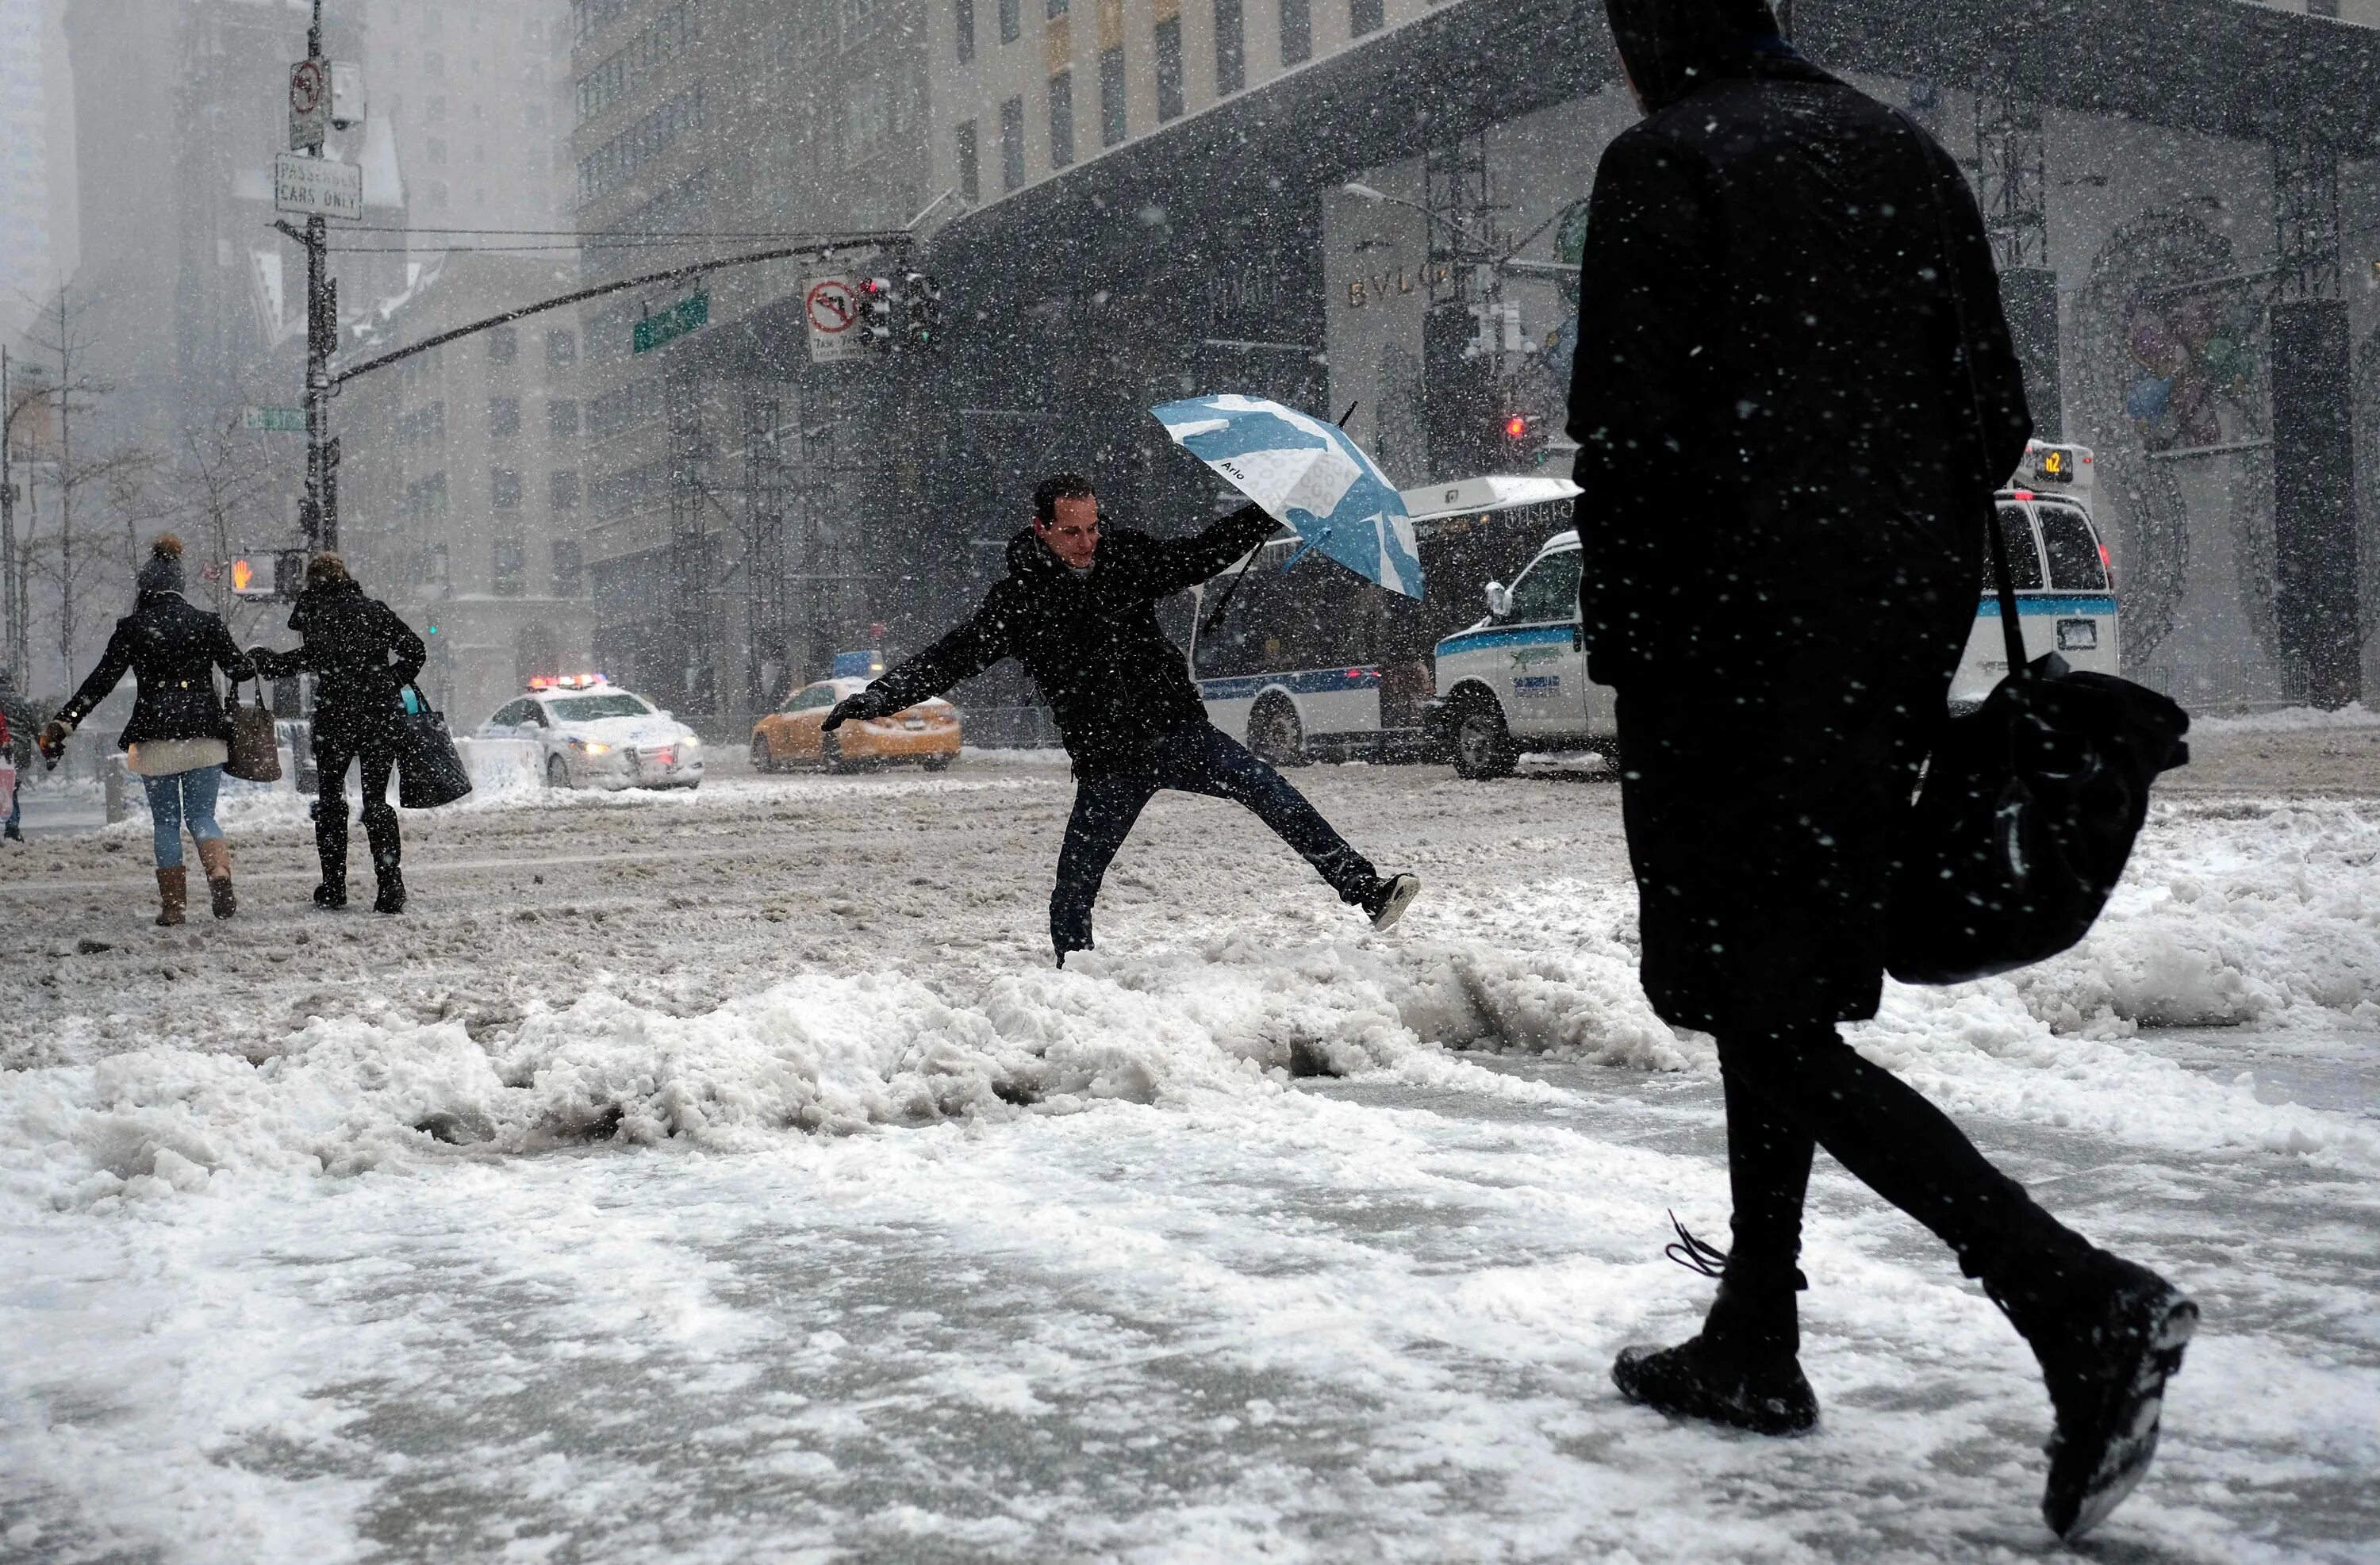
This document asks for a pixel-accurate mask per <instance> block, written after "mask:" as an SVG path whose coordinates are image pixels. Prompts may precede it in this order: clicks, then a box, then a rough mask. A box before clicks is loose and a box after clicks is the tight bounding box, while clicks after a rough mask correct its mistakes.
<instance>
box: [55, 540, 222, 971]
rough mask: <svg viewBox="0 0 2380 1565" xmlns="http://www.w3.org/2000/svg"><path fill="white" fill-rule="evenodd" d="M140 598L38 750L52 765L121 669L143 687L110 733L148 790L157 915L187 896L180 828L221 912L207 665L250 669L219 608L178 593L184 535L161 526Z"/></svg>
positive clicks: (214, 699) (176, 911) (139, 581)
mask: <svg viewBox="0 0 2380 1565" xmlns="http://www.w3.org/2000/svg"><path fill="white" fill-rule="evenodd" d="M134 579H135V585H136V586H137V587H138V588H139V591H140V598H139V601H138V602H137V603H136V605H135V607H134V608H133V611H132V613H129V614H127V615H126V616H125V617H124V618H122V619H120V620H117V621H116V622H115V634H114V635H112V636H110V637H108V638H107V650H106V651H105V652H103V653H102V654H101V656H100V660H99V666H98V667H97V668H95V669H93V670H91V677H90V678H89V679H86V680H84V681H83V682H82V686H81V688H80V689H78V690H77V691H76V692H75V693H74V698H73V699H72V700H69V701H68V702H67V704H66V705H65V706H63V707H60V708H59V709H58V711H57V715H56V716H55V717H53V718H52V719H51V720H50V722H49V723H48V725H47V726H46V727H44V728H43V729H42V735H41V739H40V741H39V742H40V745H41V748H42V756H43V757H45V758H47V759H49V760H50V761H51V762H53V763H55V761H56V760H57V758H58V757H59V755H60V754H62V753H63V752H64V751H65V749H66V744H67V735H69V734H72V733H73V732H74V731H75V729H76V728H77V727H78V726H79V724H80V723H81V722H82V721H83V719H85V718H87V717H89V716H90V715H91V709H92V708H93V707H96V706H97V705H99V703H100V702H101V701H103V700H105V699H106V698H107V694H108V692H109V691H111V690H113V689H115V686H116V683H117V682H118V681H119V680H121V679H122V678H123V677H124V676H125V674H126V673H130V674H131V675H132V676H133V678H134V680H135V681H136V682H137V683H138V684H139V685H140V694H139V696H138V697H137V698H135V700H134V701H133V703H132V721H131V722H129V723H128V724H126V725H125V729H124V732H123V733H122V734H119V735H117V737H116V741H115V744H116V747H117V748H118V749H121V750H123V751H124V752H126V754H125V762H124V764H125V767H126V769H127V770H129V771H130V772H131V773H132V774H133V775H134V776H136V777H138V778H140V784H141V787H142V788H143V789H144V790H146V792H147V794H148V795H149V819H150V822H151V824H152V827H153V828H154V829H155V837H156V853H157V902H158V908H157V922H158V923H160V924H179V923H180V922H182V914H183V910H184V908H185V907H187V906H188V902H189V880H188V870H187V868H186V867H185V866H184V865H183V863H182V831H183V830H184V828H186V827H187V828H188V831H189V833H190V840H191V841H192V842H194V843H197V844H198V849H199V863H200V866H201V867H204V869H205V870H206V876H207V891H208V893H209V902H210V904H211V905H212V908H213V910H214V916H216V917H218V918H229V917H230V916H232V915H234V914H235V913H237V912H238V911H239V902H238V899H237V897H236V896H234V895H233V893H232V884H231V844H230V843H227V842H225V840H224V834H223V828H222V827H220V826H218V825H216V824H215V795H216V792H217V790H218V789H220V788H221V787H222V785H223V774H224V763H225V761H226V760H228V759H230V758H231V718H230V715H229V714H228V713H227V712H225V710H224V704H223V698H221V697H220V696H219V695H218V694H217V693H216V690H215V676H214V671H215V670H216V669H221V670H223V671H224V673H225V674H227V675H229V676H230V678H231V680H232V682H233V683H234V684H237V683H238V682H239V681H240V680H243V679H248V678H251V677H253V676H254V673H255V671H254V669H253V668H251V667H250V665H249V661H248V659H247V658H246V657H244V656H242V655H241V653H240V650H239V649H238V648H237V647H234V646H233V645H232V644H231V632H229V631H228V630H225V628H224V622H223V620H222V618H221V616H219V615H215V614H211V613H207V611H206V610H204V609H200V608H197V607H195V606H193V605H192V604H190V603H188V602H185V601H183V599H182V540H180V539H178V538H176V537H175V536H174V535H173V534H172V533H170V532H168V533H161V534H159V535H158V537H157V540H156V541H155V542H154V543H152V544H151V545H150V550H149V558H148V560H147V561H146V562H144V563H143V564H141V566H140V572H139V573H138V575H137V576H136V577H135V578H134Z"/></svg>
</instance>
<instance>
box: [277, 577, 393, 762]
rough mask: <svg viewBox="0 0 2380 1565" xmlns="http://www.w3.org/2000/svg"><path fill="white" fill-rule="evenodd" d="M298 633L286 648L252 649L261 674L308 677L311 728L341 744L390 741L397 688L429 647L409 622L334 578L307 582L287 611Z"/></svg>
mask: <svg viewBox="0 0 2380 1565" xmlns="http://www.w3.org/2000/svg"><path fill="white" fill-rule="evenodd" d="M289 628H290V629H292V630H294V631H296V632H297V634H298V635H299V636H300V637H304V638H305V639H304V641H303V643H302V644H301V645H300V646H299V647H298V649H297V650H296V651H294V652H268V651H265V650H263V649H258V651H257V654H256V661H257V666H258V668H259V669H260V670H261V671H262V672H263V673H265V674H266V675H267V676H268V677H271V678H276V679H277V678H285V677H286V676H288V675H290V674H293V673H300V672H303V673H310V674H312V675H313V676H314V734H315V737H316V738H317V739H327V740H331V741H333V742H334V743H338V744H341V745H343V746H357V745H361V744H365V743H368V742H386V743H392V744H393V743H395V736H396V734H397V730H398V728H399V726H400V725H401V724H402V723H403V722H404V719H405V708H404V706H403V704H402V702H401V699H400V693H401V692H402V691H403V690H404V689H405V687H406V686H407V685H410V684H412V683H413V682H414V681H415V680H416V679H418V678H419V677H420V675H421V665H422V663H423V661H425V660H426V659H427V658H428V656H429V649H427V648H425V647H424V646H423V645H422V643H421V637H419V636H416V635H415V634H414V633H413V627H412V626H410V625H407V624H406V623H405V622H404V621H403V620H401V619H399V618H397V617H396V612H395V610H394V609H391V608H390V607H389V606H388V605H387V604H385V603H383V602H382V601H380V600H379V599H377V598H371V597H367V596H366V595H365V593H364V589H363V588H361V587H359V586H358V585H357V584H356V583H355V582H354V581H353V580H350V579H347V578H345V577H342V578H341V579H339V580H336V581H330V582H325V583H323V584H322V586H320V587H310V588H307V589H306V590H305V591H303V592H301V593H299V594H298V595H297V603H296V604H295V605H293V606H292V607H291V609H290V611H289Z"/></svg>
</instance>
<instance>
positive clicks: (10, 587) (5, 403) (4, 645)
mask: <svg viewBox="0 0 2380 1565" xmlns="http://www.w3.org/2000/svg"><path fill="white" fill-rule="evenodd" d="M16 443H17V399H16V397H15V395H14V394H13V393H12V391H11V389H10V387H9V384H8V350H7V348H6V347H5V346H0V608H5V609H6V613H7V627H6V630H5V631H0V664H5V665H6V667H8V668H9V669H12V670H14V671H15V673H16V676H17V677H18V679H20V680H23V681H24V682H26V683H27V684H28V685H30V683H31V682H32V678H33V671H32V670H30V669H27V668H18V666H17V665H18V662H19V661H21V660H20V659H19V658H18V656H17V631H18V623H17V470H16V468H15V467H12V466H11V465H10V463H9V457H8V452H9V447H11V446H13V445H15V444H16Z"/></svg>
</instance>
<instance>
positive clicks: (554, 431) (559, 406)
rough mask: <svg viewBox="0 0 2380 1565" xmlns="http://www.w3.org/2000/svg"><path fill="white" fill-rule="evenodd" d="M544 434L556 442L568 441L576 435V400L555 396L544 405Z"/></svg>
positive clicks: (575, 398) (569, 397)
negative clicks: (550, 436)
mask: <svg viewBox="0 0 2380 1565" xmlns="http://www.w3.org/2000/svg"><path fill="white" fill-rule="evenodd" d="M545 428H546V432H547V433H548V434H550V435H552V436H553V438H554V439H556V440H569V439H572V438H574V437H576V436H577V433H578V399H577V397H575V396H557V397H555V398H554V399H553V401H551V402H549V403H547V404H546V405H545Z"/></svg>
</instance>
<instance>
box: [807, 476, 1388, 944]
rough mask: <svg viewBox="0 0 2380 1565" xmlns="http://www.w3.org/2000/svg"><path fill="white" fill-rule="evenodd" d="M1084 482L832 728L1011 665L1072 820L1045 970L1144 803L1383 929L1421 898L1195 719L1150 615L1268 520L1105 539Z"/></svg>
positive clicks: (1051, 506) (1082, 918)
mask: <svg viewBox="0 0 2380 1565" xmlns="http://www.w3.org/2000/svg"><path fill="white" fill-rule="evenodd" d="M1104 529H1105V523H1104V522H1103V521H1102V520H1101V518H1100V516H1099V498H1098V496H1097V495H1096V494H1095V493H1093V491H1092V490H1091V485H1090V481H1089V480H1088V479H1084V478H1082V477H1081V476H1079V475H1078V474H1075V473H1060V474H1057V475H1056V476H1054V477H1052V478H1050V479H1044V480H1043V481H1042V483H1041V484H1040V486H1039V487H1038V488H1037V489H1035V490H1034V491H1033V524H1032V526H1031V527H1029V528H1026V529H1025V530H1024V531H1022V532H1019V533H1018V534H1017V535H1016V536H1015V537H1014V538H1013V539H1011V540H1009V543H1008V575H1007V576H1005V577H1003V578H1002V579H1001V580H1000V581H998V582H995V583H994V584H993V585H992V588H991V590H990V593H988V594H987V595H986V596H985V598H984V601H983V606H982V607H981V608H980V609H978V610H977V611H976V613H975V616H974V617H973V618H971V619H969V620H968V621H967V622H966V623H965V625H960V626H959V627H958V628H957V629H955V630H953V631H952V632H951V633H950V634H949V635H947V636H945V637H942V638H941V640H940V641H938V642H936V643H934V645H933V646H931V647H929V648H928V649H926V650H925V651H923V652H920V653H918V654H917V656H916V657H914V658H912V659H910V660H909V661H906V662H905V663H902V664H901V665H900V666H899V667H897V668H893V669H891V670H889V671H887V672H886V673H884V674H883V675H882V677H880V678H879V679H877V680H876V681H875V682H874V683H872V684H870V685H868V688H867V689H865V690H863V691H861V692H860V693H859V694H857V695H856V696H852V697H849V698H846V699H844V700H843V701H842V702H840V703H838V704H837V705H836V707H835V709H834V710H832V712H830V713H828V714H827V719H826V724H825V726H826V727H827V728H828V729H830V730H832V729H834V728H836V727H839V726H841V725H842V724H843V723H844V722H852V721H854V720H868V719H872V718H880V717H889V716H891V715H892V713H894V712H897V711H900V710H903V709H904V708H905V707H910V706H914V705H916V704H917V702H919V701H922V700H924V699H925V698H927V697H929V696H934V695H939V694H941V692H942V691H944V690H947V689H949V688H950V687H951V686H952V685H956V684H957V683H958V682H959V681H960V680H963V679H965V678H968V677H970V676H971V675H974V674H977V673H982V672H983V671H984V670H985V669H987V668H990V666H991V665H992V664H994V663H996V662H998V661H1000V660H1001V659H1002V658H1009V657H1013V658H1014V659H1016V660H1017V661H1019V662H1021V663H1023V664H1024V665H1025V671H1026V673H1029V674H1031V675H1032V676H1033V683H1034V684H1035V685H1037V686H1038V687H1039V689H1040V692H1041V698H1042V699H1043V700H1045V701H1047V702H1048V703H1049V705H1050V712H1051V714H1052V715H1053V716H1054V717H1055V718H1056V719H1057V722H1058V732H1059V734H1060V736H1061V737H1062V738H1063V739H1064V740H1065V744H1066V755H1067V757H1068V758H1069V759H1070V760H1072V761H1073V762H1074V770H1075V809H1074V814H1073V815H1072V816H1071V817H1070V818H1069V819H1067V822H1066V840H1065V844H1064V846H1062V848H1060V850H1059V853H1058V884H1057V888H1056V890H1054V891H1053V892H1051V893H1050V943H1051V944H1052V945H1053V946H1054V947H1056V949H1057V953H1058V964H1059V965H1060V966H1064V965H1065V963H1066V955H1067V953H1068V952H1075V951H1086V950H1088V949H1089V948H1090V945H1091V904H1092V903H1093V902H1095V901H1096V900H1097V899H1098V897H1099V882H1100V881H1101V880H1104V879H1105V878H1106V876H1107V871H1108V865H1109V863H1110V862H1111V860H1112V859H1114V857H1115V855H1116V852H1117V850H1118V849H1120V848H1122V847H1123V841H1124V838H1125V837H1126V836H1127V835H1129V834H1130V833H1131V831H1132V828H1133V822H1135V820H1137V819H1139V818H1140V812H1141V810H1142V808H1143V807H1146V806H1147V803H1148V801H1149V800H1150V799H1151V798H1153V797H1155V796H1156V795H1157V793H1158V791H1159V790H1160V789H1164V788H1176V789H1180V790H1182V791H1184V792H1185V793H1193V794H1205V795H1208V796H1209V797H1211V798H1218V799H1230V800H1232V801H1233V803H1235V804H1242V805H1245V806H1246V807H1248V808H1249V809H1251V810H1254V811H1255V812H1256V814H1257V819H1260V820H1262V821H1263V822H1264V823H1265V824H1266V825H1268V826H1269V827H1271V828H1272V829H1273V830H1274V831H1277V832H1279V833H1280V834H1281V840H1282V841H1283V842H1286V843H1288V844H1289V845H1290V846H1291V847H1293V848H1295V849H1296V850H1297V851H1298V853H1299V854H1300V855H1304V857H1305V862H1306V863H1308V864H1310V865H1312V866H1314V867H1315V870H1316V872H1317V873H1318V874H1319V875H1320V876H1321V877H1322V878H1323V880H1327V881H1329V882H1330V886H1331V889H1332V890H1334V891H1336V892H1338V893H1339V900H1340V901H1342V902H1344V903H1349V904H1354V905H1355V906H1357V907H1360V908H1362V909H1363V910H1364V911H1365V912H1366V914H1368V915H1369V916H1371V920H1372V927H1373V928H1378V929H1385V928H1388V927H1389V926H1390V925H1391V924H1394V923H1395V922H1396V921H1397V920H1398V919H1399V918H1401V917H1403V916H1404V911H1405V908H1406V907H1407V906H1408V905H1409V904H1411V903H1412V902H1413V899H1414V895H1415V892H1418V891H1420V889H1421V881H1420V880H1417V879H1416V878H1415V877H1414V876H1411V875H1392V876H1390V877H1387V878H1386V879H1383V878H1382V877H1381V876H1380V875H1378V873H1376V872H1375V871H1374V870H1373V868H1372V866H1371V863H1370V861H1369V860H1367V859H1366V858H1365V857H1364V855H1361V854H1359V853H1357V852H1356V851H1355V850H1354V848H1352V847H1349V846H1348V845H1347V843H1346V841H1345V840H1344V839H1343V838H1342V837H1341V836H1340V835H1339V833H1338V832H1336V831H1332V830H1331V829H1330V822H1329V821H1327V820H1325V819H1322V817H1321V816H1320V815H1319V814H1318V813H1316V811H1315V808H1314V807H1313V806H1312V805H1310V804H1308V803H1306V802H1305V795H1302V794H1300V793H1299V792H1298V791H1297V790H1296V789H1295V788H1293V787H1291V786H1290V785H1289V783H1288V782H1287V781H1286V780H1285V779H1283V778H1282V776H1281V773H1280V772H1278V771H1275V770H1273V769H1272V768H1271V767H1270V766H1268V765H1267V764H1265V763H1264V762H1263V761H1261V760H1258V759H1257V758H1256V757H1255V756H1253V755H1250V754H1249V753H1248V751H1247V750H1246V749H1245V747H1244V746H1241V745H1239V744H1237V743H1236V742H1234V741H1233V739H1232V738H1230V737H1229V736H1228V735H1226V734H1224V733H1222V731H1221V730H1220V729H1218V728H1216V727H1215V725H1214V724H1213V723H1211V722H1208V721H1207V709H1206V706H1205V705H1204V704H1203V703H1202V702H1201V701H1200V700H1199V698H1198V692H1197V689H1196V686H1194V685H1192V684H1191V683H1190V675H1189V673H1188V671H1187V669H1186V668H1185V666H1184V658H1183V656H1182V652H1181V649H1179V648H1177V647H1175V646H1174V645H1173V643H1172V640H1170V639H1169V638H1168V637H1166V635H1165V632H1164V631H1163V630H1162V629H1160V628H1159V626H1158V623H1157V603H1158V601H1159V600H1160V599H1163V598H1168V597H1171V596H1172V595H1173V594H1174V593H1176V592H1180V591H1182V590H1184V588H1190V587H1194V586H1196V584H1197V583H1199V582H1202V581H1205V580H1206V579H1207V578H1208V576H1213V575H1214V574H1215V573H1216V572H1218V571H1220V570H1221V569H1222V568H1223V567H1224V566H1226V565H1228V564H1231V563H1232V562H1233V561H1234V560H1236V559H1238V558H1239V557H1240V556H1242V555H1243V554H1245V553H1246V552H1248V551H1249V550H1251V549H1253V548H1255V547H1256V546H1257V544H1259V543H1261V542H1263V541H1264V540H1266V539H1267V538H1269V537H1270V536H1271V535H1272V533H1273V530H1274V523H1273V520H1272V518H1271V517H1270V516H1267V515H1265V513H1264V512H1263V511H1262V510H1260V509H1258V508H1257V507H1256V506H1254V505H1248V506H1244V507H1242V508H1241V509H1239V510H1237V511H1235V512H1233V514H1232V515H1230V516H1226V517H1224V518H1223V519H1222V520H1220V521H1219V522H1216V523H1215V524H1214V525H1213V526H1211V527H1209V528H1207V529H1206V530H1205V531H1204V532H1201V533H1199V534H1198V535H1197V536H1196V537H1195V538H1186V539H1167V540H1160V539H1155V538H1151V537H1149V536H1148V535H1147V534H1146V533H1141V532H1132V531H1127V530H1124V529H1122V528H1119V529H1116V530H1114V531H1106V530H1104Z"/></svg>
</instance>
